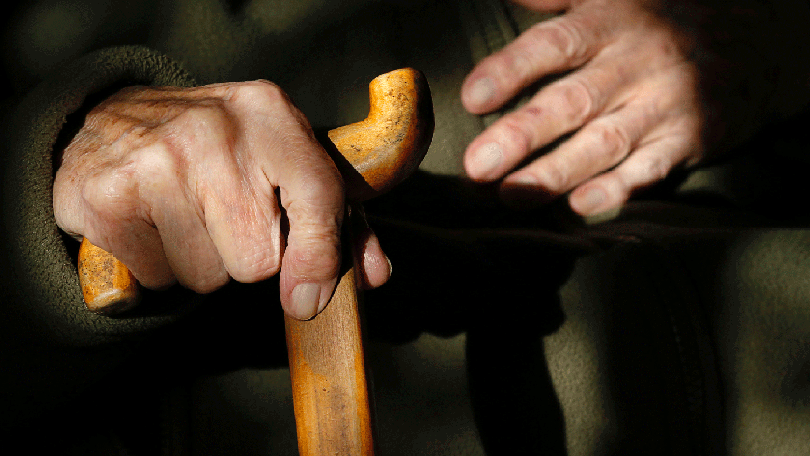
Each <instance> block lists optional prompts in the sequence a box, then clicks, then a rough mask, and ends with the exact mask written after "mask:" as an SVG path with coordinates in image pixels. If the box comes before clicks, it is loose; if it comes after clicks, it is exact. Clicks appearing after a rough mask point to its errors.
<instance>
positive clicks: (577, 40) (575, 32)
mask: <svg viewBox="0 0 810 456" xmlns="http://www.w3.org/2000/svg"><path fill="white" fill-rule="evenodd" d="M527 37H528V38H529V39H530V40H531V41H530V42H531V43H532V47H533V48H540V47H551V49H553V50H554V51H555V53H556V54H557V55H558V56H559V57H560V59H561V60H563V61H564V62H567V63H569V64H571V65H574V64H577V63H579V62H580V61H581V60H582V59H583V58H584V57H585V46H584V40H583V35H582V32H581V27H579V25H578V23H577V22H576V21H574V20H573V19H571V18H570V17H560V18H556V19H552V20H549V21H545V22H541V23H540V24H538V25H536V26H534V27H533V28H532V29H530V30H529V33H527Z"/></svg>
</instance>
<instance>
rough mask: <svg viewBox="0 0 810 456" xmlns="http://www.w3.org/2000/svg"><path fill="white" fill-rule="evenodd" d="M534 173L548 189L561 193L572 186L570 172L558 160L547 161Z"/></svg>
mask: <svg viewBox="0 0 810 456" xmlns="http://www.w3.org/2000/svg"><path fill="white" fill-rule="evenodd" d="M534 174H535V176H536V177H537V179H538V181H539V182H540V184H541V185H542V186H543V187H544V188H545V189H546V190H549V191H552V192H559V193H561V192H564V191H566V190H568V188H569V187H570V181H571V178H570V177H571V176H570V173H569V172H568V171H567V170H566V169H565V168H564V167H563V166H561V165H560V164H559V163H558V162H556V161H548V162H546V163H545V164H544V166H542V167H538V169H536V170H535V172H534Z"/></svg>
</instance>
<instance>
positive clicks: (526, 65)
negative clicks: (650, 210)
mask: <svg viewBox="0 0 810 456" xmlns="http://www.w3.org/2000/svg"><path fill="white" fill-rule="evenodd" d="M516 3H520V4H521V5H523V6H525V7H528V8H532V9H535V10H540V11H558V12H561V13H562V14H560V15H558V16H556V17H554V18H553V19H550V20H548V21H544V22H541V23H539V24H537V25H535V26H534V27H533V28H531V29H529V30H527V31H526V32H524V33H523V34H522V35H521V36H520V37H518V38H517V39H516V40H515V41H514V42H512V43H511V44H509V45H508V46H506V47H505V48H504V49H502V50H501V51H499V52H497V53H495V54H493V55H491V56H489V57H487V58H486V59H484V60H483V61H482V62H480V63H479V64H478V65H477V66H476V68H474V69H473V71H472V72H471V73H470V74H469V75H468V77H467V79H466V80H465V82H464V84H463V87H462V91H461V99H462V102H463V104H464V106H465V107H466V109H467V110H468V111H470V112H471V113H474V114H483V113H488V112H492V111H495V110H497V109H500V108H502V107H503V106H504V105H505V104H506V103H507V102H508V101H509V100H511V99H512V98H514V97H515V96H516V95H517V94H518V93H519V92H521V91H522V90H524V89H526V88H528V87H530V86H532V84H533V83H535V82H537V81H541V80H542V79H543V78H547V77H549V76H552V75H553V76H559V77H558V79H555V80H554V81H553V82H551V83H549V84H545V85H541V88H539V89H538V90H537V91H536V92H535V93H533V94H532V96H531V98H530V100H529V101H528V102H527V103H526V104H525V105H523V106H521V107H519V108H517V109H516V110H514V111H512V112H510V113H508V114H506V115H504V116H503V117H502V118H501V119H499V120H498V121H497V122H496V123H495V124H493V125H492V126H490V127H489V128H488V129H487V130H485V131H484V132H483V133H482V134H481V135H480V136H479V137H477V138H476V139H475V140H474V141H473V142H472V143H471V144H470V145H469V147H468V149H467V151H466V153H465V157H464V164H465V168H466V171H467V173H468V174H469V176H470V177H471V178H472V179H474V180H476V181H480V182H496V181H500V189H501V194H502V196H503V198H504V199H506V200H507V201H512V202H517V203H521V204H529V205H535V204H539V203H544V202H548V201H550V200H552V199H554V198H557V197H560V196H562V195H568V198H569V203H570V206H571V208H572V209H573V210H574V211H576V212H578V213H579V214H582V215H593V214H597V213H600V212H603V211H606V210H609V209H613V208H616V207H618V206H620V205H622V204H623V203H624V202H625V201H627V200H628V198H630V197H631V196H632V195H633V194H634V193H636V192H637V191H639V190H641V189H645V188H648V187H650V186H651V185H653V184H655V183H656V182H659V181H661V180H662V179H664V178H665V177H667V176H668V175H669V174H670V173H671V172H672V171H673V170H674V169H677V168H688V167H691V166H694V165H696V164H698V163H701V161H702V160H704V159H705V158H706V157H707V155H712V150H713V148H714V147H715V146H716V144H717V142H719V141H721V140H722V139H724V138H723V135H724V133H727V132H730V133H733V134H734V135H735V136H736V137H737V138H735V139H737V140H738V139H740V138H742V139H744V138H745V137H749V136H750V133H749V128H748V127H757V126H758V125H751V124H750V123H748V124H745V125H744V127H745V129H743V130H737V131H731V129H730V126H735V127H740V126H741V125H736V124H735V120H734V119H733V118H735V117H742V116H745V115H748V116H749V117H756V116H758V115H760V117H761V118H760V119H758V121H759V122H762V121H763V120H764V119H765V118H766V117H768V115H769V114H771V112H765V111H767V110H768V109H771V110H772V111H776V109H773V107H766V106H764V105H765V104H767V103H766V102H765V101H764V99H765V98H766V97H767V94H769V93H771V92H770V91H771V90H772V88H771V87H767V84H765V83H761V84H758V85H756V86H754V84H753V83H751V82H750V81H752V80H757V78H759V77H760V76H761V75H762V74H766V71H769V68H767V67H766V65H769V64H773V65H775V66H777V65H778V66H780V67H779V68H784V67H789V66H790V61H791V60H792V58H793V56H792V55H789V56H787V57H788V58H786V59H785V61H782V62H763V61H764V60H767V59H763V57H762V56H763V55H766V56H771V55H773V54H774V50H778V49H779V47H778V46H780V45H781V46H784V45H789V44H790V43H791V39H793V38H795V37H792V36H791V33H792V30H793V29H791V26H792V24H790V19H791V16H792V15H793V11H786V13H785V14H784V17H783V18H782V19H781V20H782V21H783V22H781V23H780V22H778V20H780V19H779V18H778V17H777V18H776V20H774V23H768V21H767V20H766V18H770V17H771V15H769V14H767V13H770V9H777V8H782V9H787V8H793V9H794V10H796V11H799V12H800V13H801V14H796V15H795V16H796V17H797V18H800V17H802V16H803V15H805V13H806V11H804V10H805V9H806V5H805V6H801V5H799V3H798V2H795V4H796V6H787V5H791V2H784V3H783V4H778V3H774V5H776V6H773V5H767V6H765V5H764V4H762V3H761V2H746V1H742V2H735V5H733V8H732V7H731V6H725V7H724V8H726V9H727V10H723V9H718V8H717V6H718V5H721V4H722V2H714V3H716V4H715V5H713V4H712V3H713V2H710V1H703V2H688V1H685V2H675V3H673V2H667V1H666V0H663V1H650V0H520V1H516ZM688 8H692V9H691V10H688V11H687V12H686V13H683V12H682V11H679V9H680V10H687V9H688ZM769 8H770V9H769ZM707 12H712V13H713V14H707ZM783 13H784V12H783ZM780 14H782V13H780ZM679 15H681V16H682V17H685V18H688V21H691V22H689V23H686V22H681V21H679V20H678V19H679V17H678V16H679ZM718 17H719V18H726V19H724V20H725V23H715V22H720V21H717V20H716V18H718ZM706 18H708V20H707V19H706ZM785 18H787V19H788V20H786V21H785ZM701 21H703V22H701ZM712 21H715V22H712ZM794 22H795V23H796V24H801V19H797V20H794ZM794 29H795V30H798V28H796V27H794ZM724 40H725V42H724ZM779 40H782V41H781V42H780V41H779ZM740 43H743V45H744V46H743V47H744V48H745V46H747V48H745V50H746V51H747V52H743V53H739V52H737V49H735V46H737V47H739V44H740ZM792 47H793V46H792V45H791V48H792ZM757 50H760V51H762V52H756V51H757ZM696 55H698V56H699V58H696V57H695V56H696ZM789 71H805V72H804V73H793V74H794V75H797V76H798V78H797V80H805V81H806V74H807V73H806V68H791V69H789V70H782V71H780V74H785V73H787V72H789ZM788 82H790V83H793V82H794V81H792V80H789V81H788ZM779 83H783V84H784V83H785V81H779ZM746 84H749V85H747V86H746ZM784 85H785V86H787V84H784ZM743 86H745V88H746V89H747V91H742V90H740V91H739V93H744V94H748V95H747V96H750V99H747V98H741V99H739V100H736V99H734V98H733V97H734V96H736V95H735V93H734V91H735V90H737V89H738V87H743ZM725 87H728V89H726V88H725ZM793 89H794V90H795V89H800V87H799V85H798V84H797V85H796V86H794V87H793ZM752 94H753V95H752ZM737 98H740V97H737ZM793 98H794V101H793V102H795V100H799V101H800V103H799V104H801V105H804V104H806V102H807V99H808V96H807V90H806V84H804V85H803V86H802V87H801V90H799V91H797V92H795V93H794V94H793ZM790 103H791V101H787V104H790ZM718 106H725V107H726V109H723V108H718ZM731 106H733V108H731ZM737 108H740V109H737ZM796 108H797V106H790V107H788V110H793V111H795V110H796ZM743 111H745V112H743ZM718 112H720V114H718ZM720 118H722V121H719V120H718V119H720ZM754 123H756V122H754ZM555 141H560V144H559V145H554V147H551V151H550V152H548V153H543V154H538V153H537V152H538V150H539V149H541V148H543V147H544V146H548V145H550V144H552V143H553V142H555Z"/></svg>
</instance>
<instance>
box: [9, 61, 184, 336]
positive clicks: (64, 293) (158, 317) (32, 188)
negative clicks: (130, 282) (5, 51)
mask: <svg viewBox="0 0 810 456" xmlns="http://www.w3.org/2000/svg"><path fill="white" fill-rule="evenodd" d="M193 83H194V81H193V80H192V78H191V77H190V76H189V75H188V74H187V73H186V72H185V71H184V70H183V69H182V68H181V66H180V65H179V64H177V63H176V62H174V61H172V60H171V59H169V58H167V57H166V56H163V55H161V54H159V53H157V52H155V51H152V50H150V49H146V48H142V47H118V48H109V49H103V50H100V51H97V52H95V53H92V54H89V55H87V56H85V57H84V58H82V59H80V60H78V61H76V62H74V63H72V64H70V65H68V66H66V67H64V68H62V69H61V70H60V71H59V72H58V74H55V75H53V77H51V78H50V79H47V80H45V81H44V82H42V83H41V84H39V85H38V86H37V87H35V89H34V90H32V91H31V92H30V93H29V94H28V95H27V96H26V97H25V98H24V99H23V100H22V101H21V102H20V103H19V104H18V105H17V106H15V107H14V108H13V110H12V111H11V112H10V113H8V114H9V115H8V121H7V122H5V131H4V133H5V137H6V139H5V140H4V147H5V148H6V150H5V152H4V156H3V158H4V164H3V176H2V183H3V190H2V218H3V220H4V229H3V247H2V248H3V249H4V250H5V251H4V252H3V262H4V268H3V269H5V271H4V274H3V279H4V281H5V282H6V284H5V286H3V287H2V288H3V289H2V291H0V293H2V299H3V302H2V306H3V308H4V312H5V313H6V314H7V315H9V319H7V324H8V325H9V326H12V325H13V326H14V328H16V330H20V331H24V332H25V334H24V335H25V336H26V337H33V336H32V335H33V334H36V337H40V338H42V339H47V340H52V341H53V342H55V343H61V344H68V345H77V346H94V345H98V344H106V343H109V342H110V341H116V340H121V339H124V338H126V337H128V336H130V335H131V334H133V333H138V332H142V331H144V330H147V329H149V328H153V327H156V326H159V325H160V324H162V323H164V322H165V321H167V320H171V319H172V318H174V317H175V316H176V312H174V311H172V310H170V309H169V308H168V307H166V308H163V309H161V310H160V311H157V312H154V311H152V312H150V314H151V315H147V314H146V313H145V312H142V314H141V315H137V314H136V315H132V316H129V317H126V318H117V319H114V318H108V317H102V316H98V315H94V314H91V313H89V312H88V311H87V310H86V309H85V308H84V304H83V301H82V297H81V291H80V288H79V284H78V276H77V273H76V265H75V251H73V250H74V248H75V245H73V244H74V242H73V241H72V240H69V239H66V238H65V237H64V236H63V234H62V233H61V232H60V230H59V229H58V228H57V226H56V222H55V219H54V214H53V202H52V199H53V196H52V194H53V177H54V160H53V157H54V151H55V150H57V149H58V147H59V144H60V142H61V141H65V135H66V131H69V130H71V129H75V128H76V125H70V124H71V123H73V124H76V123H79V124H80V123H81V122H82V120H83V119H82V116H81V115H80V114H81V112H83V110H85V109H86V108H87V106H86V105H87V104H89V103H90V101H89V100H92V98H93V97H94V96H98V95H99V94H103V93H107V92H110V91H112V90H115V89H116V88H120V87H123V86H127V85H161V86H190V85H193ZM77 113H78V114H77ZM182 298H190V296H187V295H183V296H178V295H177V294H175V293H168V294H166V296H163V297H162V298H160V299H162V300H173V301H175V302H178V301H184V300H183V299H182ZM153 307H154V306H153ZM153 310H154V309H153ZM12 322H14V323H12ZM21 322H22V323H21ZM21 325H23V326H24V330H23V329H22V327H21ZM14 328H12V331H13V330H14Z"/></svg>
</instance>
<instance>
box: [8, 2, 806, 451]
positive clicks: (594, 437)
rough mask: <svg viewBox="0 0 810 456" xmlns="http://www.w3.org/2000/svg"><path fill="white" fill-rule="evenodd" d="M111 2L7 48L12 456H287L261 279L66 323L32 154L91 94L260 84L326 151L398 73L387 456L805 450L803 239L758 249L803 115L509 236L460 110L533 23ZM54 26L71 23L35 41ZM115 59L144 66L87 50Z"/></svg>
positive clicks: (481, 123)
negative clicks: (723, 158)
mask: <svg viewBox="0 0 810 456" xmlns="http://www.w3.org/2000/svg"><path fill="white" fill-rule="evenodd" d="M57 3H59V5H60V6H58V7H57V6H56V4H57ZM107 3H108V2H95V1H87V2H79V1H77V2H61V3H60V2H48V1H43V2H34V3H33V5H32V6H30V7H28V8H22V9H20V10H19V11H20V12H19V17H18V19H20V21H19V25H15V26H13V27H11V29H10V30H12V32H14V33H16V34H17V35H12V36H17V37H19V38H18V39H16V41H15V39H11V41H10V42H9V43H7V44H8V46H7V49H8V55H10V56H12V57H7V58H9V59H10V61H11V62H12V64H11V65H10V66H12V67H13V71H9V77H10V78H11V79H12V80H13V81H14V82H13V86H14V87H18V88H19V89H20V90H21V91H23V92H25V93H26V94H27V95H26V96H25V97H24V99H23V101H21V102H19V103H16V104H15V105H16V108H15V109H13V110H9V111H7V112H6V117H7V119H8V120H7V121H6V122H4V125H5V126H6V128H5V131H4V133H5V137H6V138H8V139H7V140H6V141H5V142H4V145H3V151H4V152H3V158H4V169H3V178H2V179H3V194H2V217H3V236H2V239H3V241H4V242H3V247H2V248H3V249H4V250H3V252H2V254H3V257H2V258H3V259H4V262H5V263H6V265H7V266H8V267H7V268H6V269H4V270H3V274H2V276H3V277H2V278H3V283H2V305H3V316H4V318H3V322H2V323H0V330H1V331H0V342H2V344H3V350H0V366H2V373H0V378H2V384H0V387H2V388H1V389H2V393H0V394H2V396H0V398H1V400H0V402H2V403H3V404H4V407H5V410H6V412H5V413H4V414H2V415H0V417H1V418H2V421H0V425H2V426H3V428H4V429H6V430H9V429H10V430H12V431H13V432H15V433H17V437H23V438H25V439H26V440H27V441H28V448H31V449H42V450H43V451H54V452H56V451H59V452H60V453H67V454H115V453H121V452H122V451H127V452H131V453H133V454H139V453H140V454H155V453H156V452H158V451H162V452H163V453H164V454H174V455H187V454H206V455H214V454H234V453H237V454H267V453H271V454H295V453H296V449H295V437H294V427H293V423H292V420H291V406H290V393H289V383H288V379H287V371H286V369H285V367H284V364H285V359H284V356H285V353H284V344H283V329H282V325H281V314H280V310H279V309H278V306H277V305H276V304H275V301H276V300H275V298H268V296H271V297H274V296H275V295H277V292H278V291H277V289H274V287H275V285H274V283H273V281H272V280H270V281H268V282H267V283H264V284H258V285H255V286H240V285H237V284H232V285H229V286H228V287H226V288H225V289H223V290H221V291H219V292H217V293H215V294H213V295H212V296H209V297H208V299H200V298H199V297H197V296H193V295H192V294H190V293H188V292H183V291H181V290H172V291H171V292H169V293H164V294H149V295H148V296H147V299H146V300H145V302H144V304H145V305H144V306H143V307H142V309H141V310H140V311H138V312H136V313H134V314H130V315H128V316H125V317H121V318H115V319H111V318H105V317H97V316H93V315H90V314H87V313H86V312H84V311H83V308H82V304H81V301H80V299H81V298H80V296H79V290H78V285H77V281H76V276H75V264H74V262H73V260H72V259H73V258H74V257H75V252H74V251H72V249H74V248H75V244H74V243H72V242H71V241H69V240H66V239H64V238H63V237H62V235H61V234H60V233H59V231H58V229H57V228H56V226H55V224H54V221H53V214H52V207H51V196H50V192H51V189H52V175H53V166H54V164H53V160H52V157H53V152H54V150H58V148H59V147H60V146H61V145H63V144H64V141H66V140H67V139H69V137H70V133H71V132H72V131H75V128H76V127H77V126H78V125H80V123H81V116H82V113H83V112H86V110H87V109H88V108H89V107H90V106H92V104H93V102H94V100H95V99H96V98H98V97H103V96H104V95H105V94H106V93H109V91H112V90H115V89H116V88H118V87H120V86H122V85H127V84H151V85H191V84H205V83H212V82H222V81H238V80H248V79H256V78H266V79H270V80H272V81H274V82H276V83H278V84H280V85H281V86H282V87H283V88H284V89H285V90H286V91H287V92H288V93H290V95H291V97H292V99H293V100H294V101H295V102H296V103H297V104H298V105H299V107H300V108H301V109H302V111H303V112H304V113H305V114H306V115H307V117H308V118H309V119H310V120H311V122H312V124H313V126H314V127H315V128H316V130H324V129H329V128H332V127H334V126H337V125H341V124H345V123H349V122H353V121H356V120H358V119H361V118H363V117H364V116H365V115H366V112H367V109H368V105H367V101H366V100H367V84H368V81H369V80H370V79H371V78H373V77H374V76H376V75H377V74H379V73H382V72H385V71H388V70H391V69H394V68H397V67H402V66H412V67H415V68H419V69H421V70H422V71H424V72H425V74H426V75H427V78H428V81H429V82H430V85H431V91H432V93H433V96H434V107H435V110H436V134H435V137H434V141H433V144H432V146H431V148H430V151H429V152H428V156H427V157H426V160H425V162H424V163H423V166H422V173H421V174H419V175H418V176H416V177H414V178H413V179H412V180H411V181H409V182H407V183H406V184H405V185H403V186H402V188H401V189H398V190H397V191H394V192H392V194H391V195H389V196H388V197H386V198H384V199H382V200H380V201H377V202H372V203H370V204H369V205H368V211H369V213H370V214H371V215H372V221H375V222H376V223H375V228H376V229H377V231H378V233H379V234H380V237H381V239H382V242H383V247H384V248H385V249H386V251H387V252H388V254H389V255H390V256H391V258H392V261H393V263H394V275H393V277H392V280H391V283H390V284H388V285H386V287H383V288H382V289H380V290H375V291H373V292H369V293H367V304H368V305H367V323H368V330H369V336H370V338H371V341H370V344H369V348H368V352H369V364H370V365H371V366H372V370H373V371H375V372H376V375H375V385H374V389H375V393H376V396H377V407H378V410H377V413H378V418H379V426H380V429H379V430H380V432H381V436H380V439H379V442H380V445H381V450H382V451H381V453H384V454H436V455H440V454H464V455H473V454H503V453H508V454H567V455H609V454H673V455H682V454H712V455H713V454H722V453H723V452H724V451H728V454H733V455H741V456H743V455H744V456H748V455H759V454H786V455H791V456H792V455H802V454H808V451H806V450H808V447H810V445H808V439H807V438H806V436H807V435H810V410H809V406H808V400H807V398H808V385H810V380H808V378H810V377H808V375H807V366H808V365H810V364H809V363H810V354H808V352H807V347H808V346H810V345H808V343H807V334H808V331H810V329H808V328H810V321H808V314H807V312H808V306H806V305H805V304H806V303H807V302H810V294H808V290H807V289H806V288H807V287H806V286H805V285H806V284H807V281H806V280H805V279H804V277H805V276H807V274H808V266H810V265H808V264H807V255H806V253H807V248H806V246H807V235H806V231H805V230H803V229H793V230H790V231H782V230H774V229H773V227H781V226H793V227H806V226H807V221H808V217H807V214H806V211H804V210H797V209H796V208H795V205H788V204H786V203H784V202H783V201H784V199H783V198H781V196H782V195H785V194H803V192H806V190H803V189H802V188H801V183H802V182H803V180H801V179H799V177H801V176H803V175H804V174H805V170H806V165H807V158H806V157H807V155H806V151H807V146H808V144H810V141H808V138H806V137H805V136H802V135H801V131H803V130H799V129H798V128H797V127H802V126H803V120H802V119H799V120H798V121H797V122H796V123H794V124H789V125H787V126H786V127H784V129H781V130H780V129H776V130H773V131H769V132H766V133H765V134H763V136H762V137H760V138H759V139H757V140H756V141H754V142H752V144H751V145H750V146H749V147H750V149H748V150H746V151H743V152H744V153H741V154H740V156H739V157H738V158H735V159H732V160H729V161H728V162H725V163H722V164H717V165H715V166H712V167H708V168H704V169H701V170H699V171H697V172H694V173H691V174H690V175H689V176H686V178H685V179H680V177H681V176H676V178H675V179H673V180H672V181H671V182H667V183H665V185H664V186H663V188H661V189H658V191H657V192H654V193H651V194H648V195H645V197H646V199H648V200H653V199H665V200H667V202H666V203H656V202H643V201H642V202H639V203H634V204H630V205H628V206H627V207H626V208H625V209H624V210H623V211H620V212H616V213H613V214H611V218H612V220H610V221H609V222H607V223H597V222H599V220H588V221H582V220H579V219H576V218H575V217H573V216H572V215H571V214H570V213H569V212H568V211H566V210H565V209H564V208H562V205H560V204H558V205H553V206H551V207H550V208H547V209H543V210H541V211H539V212H532V213H514V212H512V211H509V210H507V209H505V208H503V207H501V206H500V205H499V204H498V203H497V202H496V201H495V200H494V199H493V198H492V194H491V189H490V188H477V187H471V186H469V185H468V184H467V183H466V182H464V181H462V180H459V179H458V176H460V175H461V174H462V167H461V155H462V153H463V151H464V148H465V147H466V145H467V144H468V143H469V142H470V141H471V140H472V139H473V138H474V137H475V135H477V134H478V133H479V132H480V131H482V129H483V128H484V127H485V126H486V125H488V124H490V123H491V122H492V121H493V120H495V119H497V117H498V116H499V115H501V113H496V114H493V115H489V116H484V117H481V118H479V117H477V116H471V115H469V114H467V113H466V112H465V111H464V110H463V108H462V106H461V103H460V101H459V97H458V88H459V87H460V84H461V81H462V80H463V77H464V76H465V75H466V74H467V73H468V71H469V70H470V69H471V68H472V67H473V65H474V63H475V62H476V61H478V60H480V59H481V58H483V57H484V56H486V55H488V54H489V53H491V52H493V51H495V50H497V49H499V48H500V47H502V46H503V45H505V44H506V43H508V42H509V41H511V40H512V39H514V38H515V37H516V36H517V35H518V34H519V33H520V32H521V31H522V30H524V29H525V28H526V27H528V26H530V25H531V24H533V23H534V22H535V21H537V20H541V19H543V17H545V16H542V15H536V14H530V13H528V12H526V11H525V10H521V9H519V8H516V7H512V6H507V5H505V4H504V3H503V2H501V1H498V0H473V1H466V2H461V1H460V2H443V1H427V0H422V1H415V2H396V1H373V0H368V1H366V0H353V1H345V2H334V1H328V0H308V1H300V2H287V1H282V0H277V1H275V0H253V1H230V2H225V1H218V0H201V1H192V0H174V1H166V2H163V1H154V0H133V1H131V2H126V4H125V5H124V4H122V5H120V8H121V10H119V11H111V10H110V9H109V8H110V7H109V5H107ZM117 7H119V6H117ZM48 12H51V13H54V14H55V13H57V12H58V13H60V14H63V16H61V17H65V18H72V19H71V20H70V21H65V22H63V26H62V27H50V28H48V27H47V25H48V22H47V21H41V20H40V21H35V20H34V19H36V18H43V17H45V18H47V17H50V16H48V14H46V13H48ZM113 12H115V13H116V14H111V13H113ZM32 24H33V25H36V24H39V25H40V26H41V27H42V28H41V29H37V28H36V27H32V26H31V25H32ZM43 24H44V25H43ZM51 25H52V24H51ZM29 32H30V33H31V34H32V35H37V34H39V35H38V36H39V38H42V37H43V36H44V37H45V38H49V37H50V41H49V40H48V39H32V38H31V36H29V35H26V33H29ZM85 33H87V34H88V35H92V34H93V33H95V38H87V39H79V38H78V37H84V36H85ZM54 37H56V38H54ZM57 38H58V39H57ZM128 43H138V44H141V45H145V47H141V46H129V47H107V46H109V45H120V44H128ZM99 48H103V50H98V49H99ZM15 52H16V53H17V54H15ZM15 55H16V57H15ZM57 56H59V57H57ZM192 76H193V77H192ZM797 130H798V131H799V132H800V134H798V135H796V134H795V132H796V131H797ZM774 138H777V139H776V140H774ZM586 222H588V223H586ZM589 223H590V224H589ZM417 255H418V258H414V257H415V256H417ZM235 303H236V304H235ZM190 309H193V311H190ZM223 309H226V310H224V311H223ZM133 342H137V343H133ZM718 367H719V368H720V369H717V368H718ZM718 370H719V372H720V374H718ZM29 429H47V430H49V432H50V435H51V436H52V438H51V439H49V440H42V439H33V440H32V439H30V438H28V434H27V433H26V432H24V431H27V430H29Z"/></svg>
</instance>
